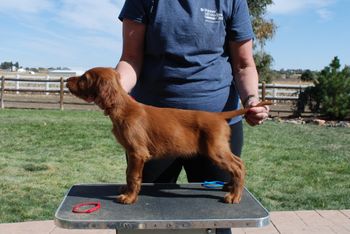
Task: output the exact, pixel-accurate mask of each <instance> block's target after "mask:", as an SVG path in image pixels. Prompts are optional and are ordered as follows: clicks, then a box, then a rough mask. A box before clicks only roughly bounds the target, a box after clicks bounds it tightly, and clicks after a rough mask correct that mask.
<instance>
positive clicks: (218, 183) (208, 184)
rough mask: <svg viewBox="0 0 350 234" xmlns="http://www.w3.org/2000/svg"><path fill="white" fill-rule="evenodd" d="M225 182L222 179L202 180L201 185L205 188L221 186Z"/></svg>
mask: <svg viewBox="0 0 350 234" xmlns="http://www.w3.org/2000/svg"><path fill="white" fill-rule="evenodd" d="M224 185H225V182H222V181H204V182H203V183H202V186H203V187H205V188H222V187H223V186H224Z"/></svg>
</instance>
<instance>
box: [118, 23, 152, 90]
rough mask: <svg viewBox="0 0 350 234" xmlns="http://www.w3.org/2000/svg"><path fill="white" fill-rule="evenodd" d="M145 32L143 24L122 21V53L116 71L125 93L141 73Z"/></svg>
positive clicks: (130, 88)
mask: <svg viewBox="0 0 350 234" xmlns="http://www.w3.org/2000/svg"><path fill="white" fill-rule="evenodd" d="M145 31H146V25H145V24H143V23H138V22H135V21H132V20H128V19H124V20H123V52H122V55H121V58H120V61H119V63H118V64H117V66H116V70H117V71H118V72H119V73H120V77H121V85H122V87H123V88H124V90H125V91H127V92H130V91H131V90H132V88H133V87H134V86H135V84H136V81H137V78H138V76H139V74H140V72H141V68H142V64H143V56H144V39H145Z"/></svg>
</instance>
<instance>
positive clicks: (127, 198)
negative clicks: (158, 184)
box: [117, 194, 137, 204]
mask: <svg viewBox="0 0 350 234" xmlns="http://www.w3.org/2000/svg"><path fill="white" fill-rule="evenodd" d="M136 201H137V196H133V195H127V194H120V195H119V196H117V202H118V203H121V204H133V203H135V202H136Z"/></svg>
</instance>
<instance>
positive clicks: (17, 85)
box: [16, 74, 20, 94]
mask: <svg viewBox="0 0 350 234" xmlns="http://www.w3.org/2000/svg"><path fill="white" fill-rule="evenodd" d="M16 79H18V80H19V79H20V76H19V75H18V74H17V75H16ZM16 89H17V91H16V94H19V81H16Z"/></svg>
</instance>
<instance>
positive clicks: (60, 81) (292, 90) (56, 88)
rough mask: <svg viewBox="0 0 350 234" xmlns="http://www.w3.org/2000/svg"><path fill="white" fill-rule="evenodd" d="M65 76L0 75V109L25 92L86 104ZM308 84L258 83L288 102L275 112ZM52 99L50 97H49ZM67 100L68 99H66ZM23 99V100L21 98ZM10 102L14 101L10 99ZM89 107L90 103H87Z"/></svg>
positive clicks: (265, 93)
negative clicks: (67, 84) (67, 83)
mask: <svg viewBox="0 0 350 234" xmlns="http://www.w3.org/2000/svg"><path fill="white" fill-rule="evenodd" d="M65 83H66V78H64V77H59V78H53V79H47V78H45V77H44V78H42V79H38V78H37V79H35V78H21V77H16V78H6V77H4V76H2V77H1V93H0V107H1V109H4V108H5V106H6V102H10V100H7V98H6V97H9V96H10V95H11V96H12V97H13V96H18V98H15V100H17V101H18V102H20V101H21V94H26V95H29V96H33V95H41V96H42V98H41V101H40V102H38V103H37V104H40V103H45V100H47V99H48V98H45V97H48V96H52V95H54V96H55V97H56V96H58V98H57V99H58V100H57V99H54V100H53V101H51V102H50V103H51V104H52V103H56V104H58V108H59V109H60V110H64V106H65V105H67V104H68V105H70V106H72V107H71V109H75V108H74V107H78V106H80V108H82V107H85V108H86V106H87V105H88V104H87V103H85V102H82V101H80V100H78V99H77V98H75V97H73V96H72V95H71V94H70V93H69V91H68V89H67V88H65ZM306 87H308V85H285V84H265V83H262V84H259V92H260V95H261V98H262V99H264V100H265V99H266V100H272V101H274V102H275V103H276V104H283V103H284V104H286V103H289V107H288V108H286V107H285V108H282V109H280V110H278V108H276V107H275V108H273V109H272V110H273V111H277V112H291V108H290V105H291V104H290V103H291V102H293V101H296V100H297V99H298V95H299V93H300V92H301V91H302V90H304V89H305V88H306ZM26 99H28V100H25V101H26V102H27V103H31V102H30V100H29V98H28V96H27V97H26ZM51 100H52V98H51ZM68 100H69V101H68ZM22 101H23V100H22ZM12 102H15V101H13V100H12ZM31 106H33V105H28V106H26V107H27V108H30V107H31ZM89 106H90V108H91V106H93V105H91V104H89ZM33 108H40V105H39V106H38V105H36V107H33Z"/></svg>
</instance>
